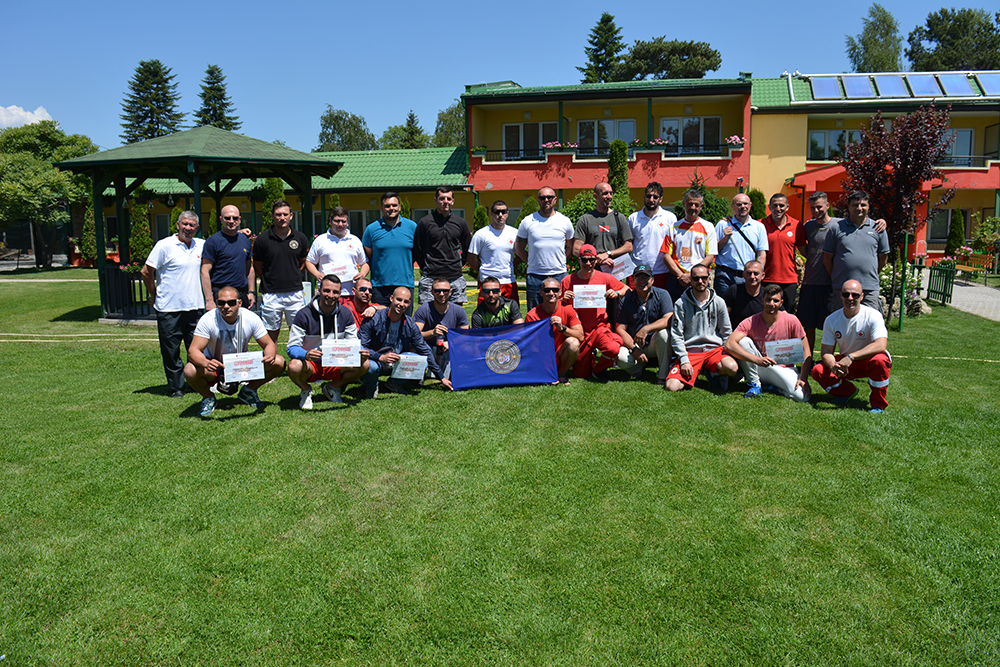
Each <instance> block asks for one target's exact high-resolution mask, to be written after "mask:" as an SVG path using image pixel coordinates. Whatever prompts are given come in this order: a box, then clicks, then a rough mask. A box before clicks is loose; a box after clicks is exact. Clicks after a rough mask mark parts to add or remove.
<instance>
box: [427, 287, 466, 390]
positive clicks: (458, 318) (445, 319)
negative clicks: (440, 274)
mask: <svg viewBox="0 0 1000 667" xmlns="http://www.w3.org/2000/svg"><path fill="white" fill-rule="evenodd" d="M451 290H452V285H451V283H450V282H449V281H448V280H447V279H445V278H436V279H435V280H434V282H433V283H431V294H432V295H433V296H434V300H433V301H431V302H430V303H422V304H420V307H419V308H417V312H416V313H414V315H413V321H414V322H416V323H417V327H418V328H419V329H420V333H421V335H422V336H423V337H424V341H426V342H427V345H428V346H430V348H431V350H432V351H433V352H434V360H435V361H436V362H437V363H438V366H440V367H441V368H443V369H444V374H445V377H449V378H450V377H451V368H450V367H449V365H448V361H449V355H448V331H449V330H450V329H468V328H469V317H468V315H466V314H465V309H464V308H462V306H460V305H458V304H457V303H453V302H451V301H450V299H451Z"/></svg>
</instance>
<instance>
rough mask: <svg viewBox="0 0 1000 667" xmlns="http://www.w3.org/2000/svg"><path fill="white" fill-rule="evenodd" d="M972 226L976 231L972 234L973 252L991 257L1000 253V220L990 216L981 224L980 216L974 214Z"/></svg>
mask: <svg viewBox="0 0 1000 667" xmlns="http://www.w3.org/2000/svg"><path fill="white" fill-rule="evenodd" d="M972 225H973V228H974V229H975V231H974V232H972V248H973V250H975V251H976V252H982V253H988V254H991V255H994V254H996V253H997V252H998V251H1000V218H998V217H996V216H990V217H988V218H985V219H984V220H983V221H982V222H980V221H979V214H978V213H973V214H972Z"/></svg>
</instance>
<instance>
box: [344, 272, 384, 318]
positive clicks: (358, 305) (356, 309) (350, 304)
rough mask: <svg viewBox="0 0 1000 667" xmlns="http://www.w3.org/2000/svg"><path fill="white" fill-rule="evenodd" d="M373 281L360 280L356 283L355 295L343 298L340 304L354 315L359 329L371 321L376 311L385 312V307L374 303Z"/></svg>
mask: <svg viewBox="0 0 1000 667" xmlns="http://www.w3.org/2000/svg"><path fill="white" fill-rule="evenodd" d="M373 292H374V290H373V289H372V281H370V280H368V279H367V278H358V279H357V280H355V281H354V294H352V295H351V296H349V297H345V298H341V300H340V302H341V303H342V304H343V305H344V306H345V307H346V308H347V309H348V310H350V311H351V312H352V313H353V314H354V323H355V324H357V325H358V326H359V327H360V326H361V325H362V324H364V323H365V321H367V320H370V319H371V318H372V316H374V315H375V313H376V311H379V310H383V309H384V308H385V306H383V305H381V304H378V303H375V302H374V301H372V294H373Z"/></svg>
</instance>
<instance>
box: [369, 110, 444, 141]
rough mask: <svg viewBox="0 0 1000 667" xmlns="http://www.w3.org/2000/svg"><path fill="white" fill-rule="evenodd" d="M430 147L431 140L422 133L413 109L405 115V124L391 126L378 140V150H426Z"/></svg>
mask: <svg viewBox="0 0 1000 667" xmlns="http://www.w3.org/2000/svg"><path fill="white" fill-rule="evenodd" d="M430 145H431V138H430V137H429V136H427V135H426V134H425V133H424V129H423V128H422V127H420V122H419V121H418V120H417V114H415V113H413V109H410V113H408V114H407V115H406V122H405V123H404V124H403V125H391V126H389V127H388V128H387V129H386V131H385V132H384V133H383V134H382V138H381V139H380V140H379V148H381V149H383V150H386V149H398V148H428V147H429V146H430Z"/></svg>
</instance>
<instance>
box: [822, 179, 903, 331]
mask: <svg viewBox="0 0 1000 667" xmlns="http://www.w3.org/2000/svg"><path fill="white" fill-rule="evenodd" d="M847 208H848V211H849V213H850V217H848V218H844V219H842V220H837V221H836V222H835V223H833V224H831V225H830V229H829V231H827V234H826V239H825V240H824V242H823V265H824V266H825V267H826V270H827V271H828V272H829V273H830V280H831V285H832V287H833V292H834V294H833V295H832V296H831V302H832V301H833V299H834V298H839V294H838V292H839V291H840V287H841V286H842V285H843V284H844V283H845V282H846V281H848V280H857V281H858V282H859V283H861V289H862V291H864V293H865V296H864V299H863V301H862V304H864V305H866V306H870V307H872V308H874V309H875V310H877V311H878V312H880V313H881V312H882V301H881V300H880V299H879V280H878V273H879V271H880V270H881V269H882V267H883V266H885V262H886V260H887V259H888V257H889V236H888V235H887V234H886V233H885V231H882V232H879V231H877V229H876V226H875V224H876V223H875V221H874V220H872V219H871V218H869V217H868V193H866V192H864V191H862V190H855V191H854V192H852V193H851V194H850V196H848V198H847ZM836 305H837V304H835V303H831V306H830V310H831V311H833V310H836Z"/></svg>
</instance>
